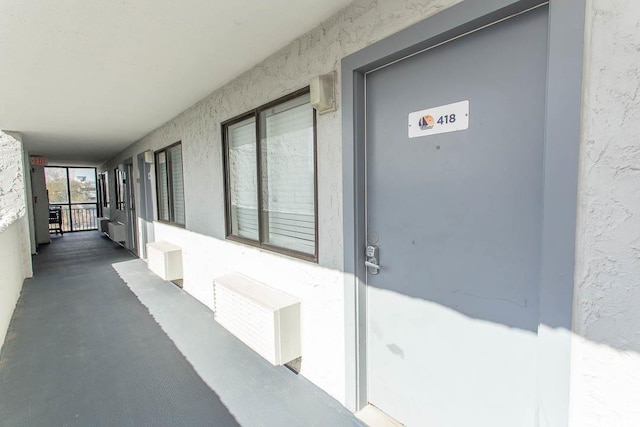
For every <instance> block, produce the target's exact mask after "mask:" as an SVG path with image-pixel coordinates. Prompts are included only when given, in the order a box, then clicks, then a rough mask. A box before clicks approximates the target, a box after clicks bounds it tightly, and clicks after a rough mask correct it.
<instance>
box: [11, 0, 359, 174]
mask: <svg viewBox="0 0 640 427" xmlns="http://www.w3.org/2000/svg"><path fill="white" fill-rule="evenodd" d="M349 2H350V0H321V1H318V0H173V1H170V0H135V1H133V0H109V1H104V0H101V1H100V0H59V1H50V0H27V1H25V0H2V1H0V129H4V130H13V131H19V132H22V133H23V136H24V140H25V144H26V146H27V148H28V149H29V151H30V152H31V154H40V155H44V156H47V157H48V158H49V159H51V160H53V161H66V162H82V163H99V162H101V161H103V160H106V159H108V158H110V157H112V156H113V155H115V154H116V153H117V152H119V151H120V150H122V149H123V148H125V147H126V146H128V145H129V144H131V143H132V142H134V141H135V140H137V139H138V138H140V137H142V136H144V135H145V134H147V133H148V132H149V131H151V130H153V129H155V128H157V127H158V126H160V125H162V124H163V123H165V122H166V121H168V120H170V119H171V118H173V117H175V116H176V115H177V114H179V113H180V112H182V111H184V110H185V109H187V108H188V107H190V106H191V105H193V104H194V103H196V102H197V101H198V100H200V99H202V98H204V97H205V96H206V95H208V94H209V93H211V92H212V91H213V90H215V89H216V88H218V87H220V86H221V85H223V84H224V83H226V82H227V81H229V80H231V79H232V78H233V77H235V76H237V75H238V74H240V73H241V72H243V71H245V70H247V69H249V68H250V67H251V66H253V65H255V64H257V63H258V62H260V61H261V60H263V59H264V58H266V57H267V56H269V55H270V54H271V53H273V52H275V51H277V50H278V49H280V48H281V47H283V46H285V45H287V44H288V43H289V42H290V41H292V40H294V39H295V38H297V37H299V36H300V35H302V34H304V33H305V32H307V31H309V30H310V29H312V28H313V27H315V26H316V25H318V24H319V23H320V22H322V21H323V20H325V19H326V18H328V17H329V16H331V15H333V14H334V13H335V12H337V11H338V10H339V9H341V8H343V7H344V6H346V5H347V4H348V3H349Z"/></svg>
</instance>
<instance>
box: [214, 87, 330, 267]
mask: <svg viewBox="0 0 640 427" xmlns="http://www.w3.org/2000/svg"><path fill="white" fill-rule="evenodd" d="M308 94H310V87H309V86H307V87H304V88H302V89H299V90H297V91H295V92H292V93H290V94H288V95H285V96H283V97H281V98H278V99H276V100H274V101H271V102H268V103H266V104H264V105H261V106H259V107H257V108H254V109H253V110H249V111H247V112H245V113H243V114H241V115H239V116H236V117H233V118H231V119H229V120H226V121H224V122H222V123H221V125H220V128H221V132H222V163H223V175H224V205H225V206H224V220H225V238H226V239H227V240H231V241H235V242H239V243H244V244H247V245H250V246H254V247H257V248H260V249H265V250H268V251H271V252H276V253H278V254H281V255H287V256H290V257H293V258H298V259H302V260H305V261H310V262H313V263H318V247H319V245H318V235H319V233H318V228H319V221H318V126H317V112H316V110H315V109H312V111H313V204H314V208H313V210H314V212H313V216H314V251H313V252H314V253H313V254H308V253H306V252H301V251H296V250H293V249H287V248H283V247H280V246H276V245H273V244H271V243H268V242H265V241H264V238H263V231H264V218H263V197H262V196H263V191H262V187H263V185H262V141H261V138H260V125H261V123H260V113H261V112H263V111H265V110H268V109H270V108H273V107H276V106H278V105H280V104H283V103H285V102H287V101H291V100H293V99H295V98H298V97H301V96H303V95H308ZM247 119H254V126H255V133H256V162H257V165H256V174H257V178H258V181H257V193H258V194H257V196H258V199H257V206H258V240H252V239H249V238H247V237H242V236H238V235H235V234H233V233H232V227H233V225H232V224H231V217H232V213H231V192H230V184H231V171H230V168H229V165H230V160H229V150H228V146H229V143H228V137H227V134H228V132H227V130H228V128H229V127H230V126H232V125H234V124H236V123H240V122H242V121H244V120H247Z"/></svg>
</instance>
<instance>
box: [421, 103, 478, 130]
mask: <svg viewBox="0 0 640 427" xmlns="http://www.w3.org/2000/svg"><path fill="white" fill-rule="evenodd" d="M466 129H469V101H461V102H456V103H453V104H448V105H442V106H440V107H435V108H429V109H427V110H420V111H414V112H413V113H409V138H418V137H420V136H430V135H437V134H439V133H447V132H456V131H459V130H466Z"/></svg>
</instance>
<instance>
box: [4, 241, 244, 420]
mask: <svg viewBox="0 0 640 427" xmlns="http://www.w3.org/2000/svg"><path fill="white" fill-rule="evenodd" d="M132 259H134V257H133V256H132V255H131V254H130V253H128V252H127V251H126V250H125V249H123V248H122V247H120V246H118V245H116V244H115V243H113V242H111V241H110V240H108V239H106V238H104V237H102V236H101V235H100V234H99V233H97V232H82V233H68V234H65V235H64V237H59V238H56V239H53V240H52V243H51V244H50V245H47V246H43V247H41V248H40V253H39V254H38V255H37V256H35V257H34V272H35V274H34V277H33V279H30V280H27V281H26V282H25V284H24V288H23V290H22V294H21V296H20V300H19V301H18V305H17V307H16V310H15V313H14V316H13V319H12V323H11V326H10V328H9V332H8V335H7V339H6V342H5V345H4V346H3V348H2V354H1V355H0V420H1V421H0V424H2V426H5V427H8V426H29V427H32V426H54V425H65V426H151V425H156V426H236V425H239V424H238V422H237V421H236V419H235V418H234V416H233V415H232V414H231V413H230V412H229V410H228V409H227V408H226V407H225V405H224V404H223V403H222V402H221V401H220V398H219V397H218V395H217V394H216V393H215V392H213V391H212V390H211V389H210V388H209V387H208V386H207V385H206V384H205V383H204V382H203V381H202V379H201V378H200V377H199V376H198V374H197V373H196V372H195V371H194V369H193V367H192V366H191V365H190V364H189V362H188V361H187V360H186V359H185V357H184V356H183V355H182V354H181V353H180V351H179V350H178V349H177V348H176V346H175V345H174V343H173V342H172V341H171V339H169V337H167V335H166V334H165V333H164V332H163V331H162V329H161V328H160V327H159V326H158V324H157V323H156V322H155V321H154V319H153V318H152V317H151V316H150V315H149V312H148V311H147V309H146V308H145V307H144V306H143V305H142V304H140V302H139V300H138V299H137V298H136V296H135V295H134V294H133V293H132V292H131V290H130V289H129V288H128V287H127V286H126V284H124V282H123V281H122V279H121V278H120V277H119V276H118V274H117V273H116V272H115V271H114V269H113V268H112V266H111V265H112V264H113V263H117V262H121V261H127V260H132Z"/></svg>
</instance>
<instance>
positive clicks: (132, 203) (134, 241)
mask: <svg viewBox="0 0 640 427" xmlns="http://www.w3.org/2000/svg"><path fill="white" fill-rule="evenodd" d="M126 168H127V169H126V174H127V181H126V182H127V185H126V192H127V194H126V199H125V202H126V203H125V206H126V209H127V223H128V227H127V234H128V235H127V249H129V250H130V251H131V252H133V253H135V254H137V255H138V256H140V254H139V253H138V217H137V215H136V196H135V184H134V183H135V178H134V173H133V163H127V164H126Z"/></svg>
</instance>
